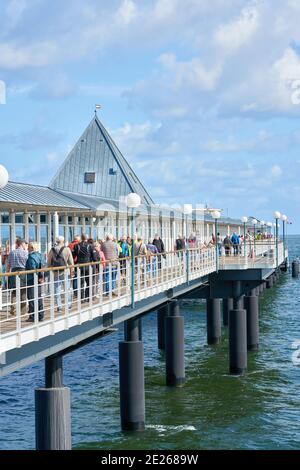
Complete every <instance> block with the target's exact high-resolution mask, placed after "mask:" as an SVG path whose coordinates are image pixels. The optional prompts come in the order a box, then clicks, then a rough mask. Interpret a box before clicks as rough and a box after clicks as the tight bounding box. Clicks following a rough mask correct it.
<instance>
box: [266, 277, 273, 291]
mask: <svg viewBox="0 0 300 470" xmlns="http://www.w3.org/2000/svg"><path fill="white" fill-rule="evenodd" d="M266 283H267V289H271V288H272V287H273V277H272V276H270V277H268V279H267V281H266Z"/></svg>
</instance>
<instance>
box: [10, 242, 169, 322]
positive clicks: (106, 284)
mask: <svg viewBox="0 0 300 470" xmlns="http://www.w3.org/2000/svg"><path fill="white" fill-rule="evenodd" d="M132 250H133V254H134V256H135V263H136V269H137V267H138V260H139V259H140V258H141V259H142V260H143V268H145V271H146V272H147V273H149V274H150V275H151V276H155V275H156V272H157V269H161V263H162V258H163V257H165V256H166V255H165V246H164V242H163V241H162V239H161V238H160V236H159V235H158V234H155V236H154V238H153V240H152V239H151V240H149V241H148V243H144V241H143V239H142V238H141V237H138V236H137V237H136V239H135V240H132V239H131V238H130V237H129V236H128V237H126V236H123V237H122V238H121V239H120V240H116V239H115V238H114V237H113V235H111V234H109V235H107V237H106V239H105V240H101V241H97V240H93V239H92V238H90V237H89V236H88V235H86V234H82V235H81V236H76V237H75V238H74V240H72V242H71V243H69V244H68V245H67V244H66V243H65V239H64V237H63V236H58V237H57V238H56V240H55V243H54V245H53V247H52V248H51V249H50V251H49V253H48V254H47V259H46V258H45V256H43V255H42V253H40V252H39V250H38V244H37V243H35V242H29V243H27V242H26V241H25V240H23V239H17V240H16V243H15V248H14V249H13V250H12V251H10V252H9V254H7V256H5V260H4V267H5V272H6V273H14V272H18V273H21V274H20V275H19V276H18V279H19V282H20V299H17V298H16V292H17V286H16V276H13V275H8V276H7V278H8V280H7V287H8V289H9V290H10V292H11V302H10V313H11V315H15V314H16V305H17V303H18V300H19V303H20V311H21V314H22V315H23V314H26V311H27V306H28V313H29V316H28V319H27V321H28V322H33V321H34V310H35V297H36V295H35V293H36V290H35V289H36V284H37V293H38V318H39V321H42V320H43V319H44V305H43V297H42V285H43V283H44V281H45V278H46V277H47V276H49V271H43V268H46V267H49V268H54V269H53V277H54V300H55V307H56V311H57V312H60V311H62V309H63V301H62V291H63V290H64V292H67V302H68V307H69V308H71V306H72V301H73V296H74V297H78V296H79V295H80V299H81V301H82V302H89V299H90V297H91V296H90V292H92V296H97V295H99V291H100V285H101V283H103V295H104V296H108V295H109V293H110V292H111V294H112V295H113V296H115V295H117V293H116V278H117V272H118V267H119V269H120V274H121V277H123V278H125V276H126V269H127V259H128V258H129V257H131V256H132ZM90 265H91V266H92V278H91V276H90ZM101 267H102V269H101ZM55 268H57V269H55ZM63 268H69V270H70V277H68V276H67V277H66V276H65V274H64V269H63ZM78 269H79V273H80V276H78ZM36 270H41V271H37V272H34V271H36ZM22 271H31V272H26V273H24V275H22ZM35 276H37V283H36V282H35ZM101 276H103V278H102V279H101ZM79 277H80V285H79V282H78V280H79V279H78V278H79ZM71 284H72V288H70V287H71Z"/></svg>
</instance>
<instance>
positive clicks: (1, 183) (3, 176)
mask: <svg viewBox="0 0 300 470" xmlns="http://www.w3.org/2000/svg"><path fill="white" fill-rule="evenodd" d="M7 183H8V172H7V169H6V168H5V167H4V166H3V165H0V189H4V188H5V186H6V185H7ZM0 216H1V214H0ZM0 269H1V271H2V257H1V256H0ZM0 308H1V309H2V289H0Z"/></svg>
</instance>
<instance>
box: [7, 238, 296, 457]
mask: <svg viewBox="0 0 300 470" xmlns="http://www.w3.org/2000/svg"><path fill="white" fill-rule="evenodd" d="M289 249H290V254H291V257H293V256H294V255H295V254H298V255H299V254H300V237H291V238H290V239H289ZM299 290H300V278H299V279H292V277H291V274H290V273H288V274H287V275H285V276H283V277H282V279H281V281H280V282H279V283H278V284H277V285H276V286H275V288H274V289H271V290H270V291H266V292H265V293H264V296H263V298H262V299H261V301H260V332H261V334H260V350H259V352H258V353H251V354H249V363H248V368H249V371H248V373H247V375H245V376H244V377H235V376H230V375H228V338H227V331H224V332H223V338H222V344H221V345H219V346H217V347H208V346H206V321H205V305H204V304H201V305H198V306H194V307H190V306H185V307H184V316H185V337H186V375H187V383H186V384H185V386H184V387H182V388H178V389H171V388H166V387H165V385H164V357H163V354H162V353H161V352H159V351H158V350H157V347H156V318H155V315H154V314H150V315H148V316H147V317H145V318H144V320H143V327H144V328H143V338H144V347H145V379H146V421H147V426H146V430H145V432H143V433H137V434H131V433H122V432H120V425H119V395H118V393H119V391H118V341H119V340H120V339H121V338H122V331H123V330H122V327H120V331H119V332H118V333H116V334H115V335H112V336H109V337H106V338H104V339H102V340H98V341H95V342H94V343H92V344H90V345H88V346H86V347H84V348H82V349H80V350H78V351H75V352H74V353H72V354H70V355H69V356H67V357H66V358H65V368H64V369H65V384H66V385H68V386H70V387H71V393H72V434H73V443H74V447H77V448H94V449H96V448H97V449H125V448H131V449H158V448H160V449H178V448H180V449H239V448H240V449H297V448H299V445H300V394H299V385H300V365H298V366H297V365H294V364H293V363H292V361H291V355H292V352H293V349H292V343H293V342H294V341H296V340H300V308H299ZM41 385H43V363H38V364H35V365H34V366H32V367H28V368H26V369H24V370H21V371H19V372H18V373H14V374H12V375H11V376H9V377H5V378H3V379H1V380H0V404H1V408H0V422H1V427H0V442H1V444H0V448H1V449H15V448H18V449H22V448H23V449H24V448H33V447H34V403H33V386H41Z"/></svg>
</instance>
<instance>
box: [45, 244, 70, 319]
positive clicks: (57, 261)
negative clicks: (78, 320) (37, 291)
mask: <svg viewBox="0 0 300 470" xmlns="http://www.w3.org/2000/svg"><path fill="white" fill-rule="evenodd" d="M73 265H74V260H73V256H72V253H71V250H70V248H69V247H68V246H65V239H64V237H62V236H60V237H57V238H56V242H55V245H54V246H53V247H52V248H51V250H50V252H49V254H48V266H49V267H52V268H61V269H57V270H55V271H54V299H55V304H56V308H57V311H58V312H60V311H61V310H62V301H61V288H62V285H63V284H64V287H65V289H67V292H68V295H67V298H68V306H69V309H70V308H71V307H72V293H71V292H70V289H69V277H68V276H67V273H66V272H65V270H63V269H62V268H67V267H68V266H73ZM70 274H71V276H73V270H72V268H71V272H70ZM65 276H66V278H65Z"/></svg>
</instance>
